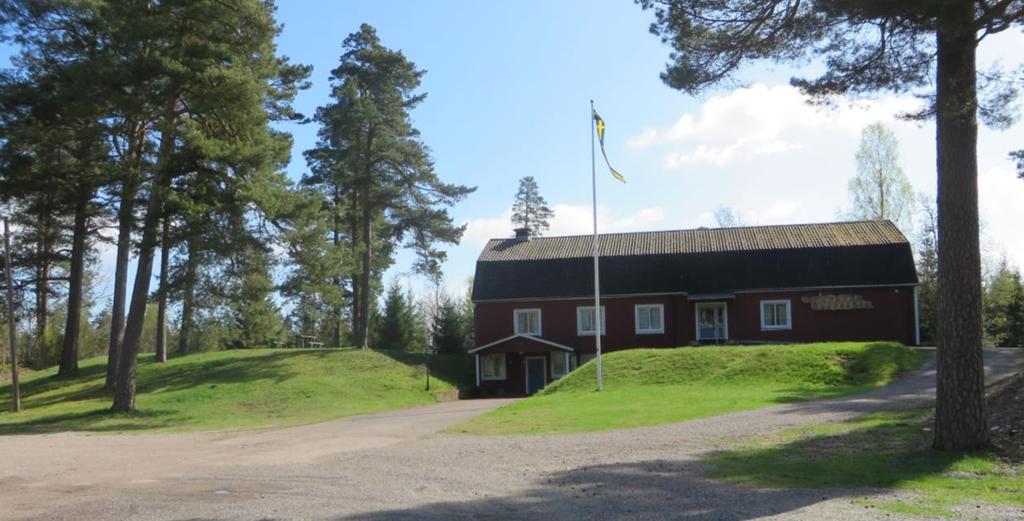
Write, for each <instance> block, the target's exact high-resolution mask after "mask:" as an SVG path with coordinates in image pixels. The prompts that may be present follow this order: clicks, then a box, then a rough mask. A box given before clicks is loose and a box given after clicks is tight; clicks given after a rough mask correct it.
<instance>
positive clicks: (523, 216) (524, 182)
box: [512, 176, 555, 236]
mask: <svg viewBox="0 0 1024 521" xmlns="http://www.w3.org/2000/svg"><path fill="white" fill-rule="evenodd" d="M554 215H555V213H554V212H552V211H551V209H550V208H548V202H547V201H545V200H544V197H543V196H541V195H540V188H538V186H537V180H536V179H534V178H533V176H526V177H524V178H522V179H520V180H519V190H518V191H517V192H516V201H515V203H514V204H513V205H512V224H514V225H515V226H517V227H520V228H526V229H527V230H528V231H529V232H530V235H533V236H540V235H542V234H543V233H544V232H546V231H547V230H548V228H550V227H551V223H550V222H549V221H550V220H551V218H552V217H553V216H554Z"/></svg>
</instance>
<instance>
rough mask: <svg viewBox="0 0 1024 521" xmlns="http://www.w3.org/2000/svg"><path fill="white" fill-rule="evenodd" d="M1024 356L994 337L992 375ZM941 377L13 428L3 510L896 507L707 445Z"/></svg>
mask: <svg viewBox="0 0 1024 521" xmlns="http://www.w3.org/2000/svg"><path fill="white" fill-rule="evenodd" d="M1020 355H1021V353H1020V352H1013V351H1002V350H992V351H988V352H987V353H986V365H987V366H988V369H989V372H990V378H995V377H999V376H1003V375H1006V374H1009V373H1010V372H1012V371H1013V370H1019V369H1020V367H1021V362H1022V358H1021V356H1020ZM934 378H935V375H934V371H933V370H932V368H931V367H930V366H928V367H926V368H925V369H924V370H922V371H920V372H918V373H915V374H914V375H911V376H908V377H906V378H904V379H902V380H900V381H899V382H897V383H895V384H893V385H891V386H889V387H886V388H885V389H881V390H878V391H874V392H871V393H866V394H862V395H858V396H852V397H846V398H841V399H835V400H826V401H818V402H805V403H801V404H791V405H784V406H778V407H771V408H767V409H760V410H756V411H748V412H743V413H737V414H730V415H726V416H719V417H715V418H708V419H704V420H695V421H689V422H683V423H677V424H671V425H662V426H657V427H645V428H640V429H629V430H619V431H607V432H600V433H589V434H578V435H566V436H533V437H470V436H451V435H440V434H434V433H436V432H437V431H439V430H441V429H443V428H444V427H445V426H447V425H451V424H454V423H457V422H458V421H461V420H462V419H465V418H468V417H470V416H472V415H474V414H479V413H481V412H483V411H485V410H489V409H490V408H493V407H495V406H497V405H499V404H500V403H501V402H498V401H472V402H457V403H453V404H439V405H436V406H430V407H425V408H418V409H409V410H406V411H397V412H392V413H385V414H377V415H368V416H362V417H355V418H349V419H346V420H339V421H335V422H327V423H323V424H317V425H310V426H305V427H298V428H293V429H282V430H277V431H263V432H259V431H256V432H245V433H231V434H197V435H159V436H87V435H77V434H55V435H39V436H23V437H2V438H0V455H2V458H3V460H11V459H12V458H13V461H14V465H13V466H9V465H8V464H6V463H5V464H4V465H3V471H2V473H0V519H68V520H71V519H75V520H80V519H132V520H136V519H138V520H146V519H181V520H185V519H248V520H256V519H261V520H266V519H332V520H334V519H403V520H404V519H438V520H440V519H588V521H589V520H602V519H609V520H611V519H614V520H618V519H622V520H625V519H708V520H711V519H716V520H718V519H722V520H746V519H806V520H814V521H824V520H829V519H873V518H878V519H892V517H889V516H887V515H885V514H881V513H878V512H877V511H869V510H865V509H864V507H862V506H856V505H854V504H853V503H851V502H850V501H849V499H850V494H851V492H850V491H825V492H823V491H813V490H811V491H807V490H757V489H751V488H746V487H736V486H729V485H722V484H718V483H713V482H709V481H707V480H705V479H704V478H703V477H702V465H701V463H699V461H700V457H701V456H702V455H703V454H706V453H707V452H708V451H710V450H715V449H716V448H720V447H723V446H725V444H726V443H727V442H728V439H729V438H731V437H736V436H749V435H756V434H760V433H767V432H775V431H778V430H782V429H786V428H790V427H793V426H796V425H799V424H804V423H810V422H823V421H837V420H843V419H846V418H850V417H852V416H855V415H858V414H862V413H865V412H869V411H875V410H880V409H887V408H900V407H907V406H908V405H913V404H915V403H918V402H920V403H926V402H927V401H928V400H930V399H932V396H933V394H934V389H933V387H934ZM65 460H67V461H68V463H66V464H62V463H61V462H63V461H65ZM1020 515H1021V517H1022V518H1024V512H1021V513H1020Z"/></svg>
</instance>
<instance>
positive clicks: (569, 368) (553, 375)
mask: <svg viewBox="0 0 1024 521" xmlns="http://www.w3.org/2000/svg"><path fill="white" fill-rule="evenodd" d="M559 356H563V357H565V358H563V359H562V360H565V372H564V373H556V372H555V358H556V357H559ZM571 356H572V354H571V353H551V378H553V379H554V378H561V377H563V376H565V375H567V374H569V373H570V372H572V365H571V363H570V362H569V360H570V359H571Z"/></svg>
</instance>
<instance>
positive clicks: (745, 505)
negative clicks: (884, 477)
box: [334, 460, 847, 521]
mask: <svg viewBox="0 0 1024 521" xmlns="http://www.w3.org/2000/svg"><path fill="white" fill-rule="evenodd" d="M701 467H702V466H701V465H699V464H696V463H694V462H692V461H672V460H653V461H644V462H638V463H620V464H608V465H594V466H589V467H582V468H578V469H573V470H569V471H565V472H560V473H556V474H554V475H552V476H551V477H549V478H548V479H546V480H544V481H543V483H539V484H538V485H537V486H535V487H533V488H531V489H529V490H527V491H525V492H522V493H517V494H512V495H507V496H497V497H495V496H489V497H482V498H479V499H471V500H467V501H447V502H437V503H431V504H427V505H423V506H421V507H416V508H411V509H394V510H381V511H377V512H370V513H360V514H353V515H350V516H342V517H337V518H334V519H336V520H337V521H342V520H355V519H359V520H371V521H374V520H402V521H413V520H448V519H602V520H637V519H680V520H716V521H740V520H749V519H759V518H762V517H765V516H772V515H780V514H785V513H787V512H792V511H794V510H798V509H800V508H803V507H806V506H808V505H812V504H815V503H818V502H821V501H826V500H829V499H833V498H836V497H842V496H844V495H846V494H847V492H844V491H837V490H832V491H818V490H771V489H753V488H749V487H743V486H737V485H731V484H727V483H718V482H712V481H708V480H706V479H704V478H702V477H701V476H700V474H701V472H700V469H701Z"/></svg>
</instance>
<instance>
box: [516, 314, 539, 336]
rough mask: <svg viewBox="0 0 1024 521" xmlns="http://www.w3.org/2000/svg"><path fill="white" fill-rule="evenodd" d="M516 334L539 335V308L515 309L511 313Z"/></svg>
mask: <svg viewBox="0 0 1024 521" xmlns="http://www.w3.org/2000/svg"><path fill="white" fill-rule="evenodd" d="M513 320H514V322H515V332H516V334H517V335H535V336H540V310H539V309H517V310H515V314H514V315H513Z"/></svg>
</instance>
